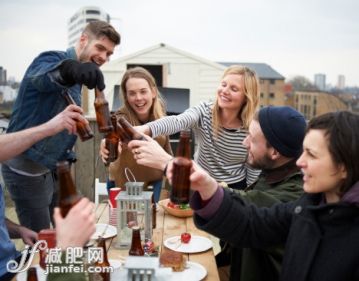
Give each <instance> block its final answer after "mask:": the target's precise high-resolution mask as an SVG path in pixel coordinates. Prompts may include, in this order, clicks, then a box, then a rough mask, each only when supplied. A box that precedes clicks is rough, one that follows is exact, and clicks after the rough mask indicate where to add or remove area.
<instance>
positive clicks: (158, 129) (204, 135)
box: [130, 65, 260, 189]
mask: <svg viewBox="0 0 359 281" xmlns="http://www.w3.org/2000/svg"><path fill="white" fill-rule="evenodd" d="M258 102H259V86H258V79H257V76H256V74H255V72H254V71H252V70H251V69H249V68H247V67H243V66H238V65H234V66H231V67H229V68H227V69H226V70H225V72H224V74H223V77H222V80H221V82H220V85H219V87H218V89H217V96H216V100H215V102H201V103H200V104H199V105H198V106H194V107H192V108H189V109H187V110H186V111H185V112H183V113H182V114H179V115H176V116H168V117H165V118H161V119H160V120H156V121H153V122H149V123H146V124H145V125H142V126H140V127H137V128H136V129H138V130H139V131H140V132H142V133H144V134H147V135H150V136H152V137H156V136H158V135H171V134H174V133H176V132H179V131H181V130H184V129H190V128H191V129H192V130H193V131H194V135H195V140H196V144H197V151H196V153H195V155H194V159H195V161H196V162H197V163H198V164H199V165H200V166H201V167H202V168H203V169H205V170H206V171H207V172H208V173H209V174H210V175H211V176H212V177H214V178H215V179H216V180H217V181H219V182H224V183H225V184H227V185H228V186H229V187H231V188H234V189H244V188H245V187H246V186H248V185H249V184H251V183H253V182H254V181H255V180H256V179H257V177H258V175H259V173H260V170H254V169H252V168H251V167H249V166H248V165H247V164H246V157H247V149H246V147H245V146H244V145H243V144H242V142H243V140H244V138H245V137H246V136H247V134H248V126H249V123H250V122H251V120H252V118H253V115H254V113H255V111H256V109H257V106H258ZM130 145H131V147H132V148H133V152H134V153H136V152H140V153H141V152H142V151H144V150H145V149H146V148H145V147H146V146H148V145H149V144H145V143H143V142H142V144H141V143H140V142H137V141H136V146H135V145H133V144H130ZM137 146H138V148H135V147H137ZM142 156H146V155H141V154H140V155H139V156H137V158H141V159H142V158H144V157H142ZM147 156H148V154H147ZM154 161H155V160H153V161H151V159H147V163H148V164H149V165H151V166H152V165H156V164H155V163H153V162H154ZM138 162H139V161H138ZM151 162H152V163H151Z"/></svg>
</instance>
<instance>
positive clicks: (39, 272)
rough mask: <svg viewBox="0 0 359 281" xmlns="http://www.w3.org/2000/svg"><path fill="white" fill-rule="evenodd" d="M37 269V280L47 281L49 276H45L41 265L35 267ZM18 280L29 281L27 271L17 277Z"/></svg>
mask: <svg viewBox="0 0 359 281" xmlns="http://www.w3.org/2000/svg"><path fill="white" fill-rule="evenodd" d="M33 267H36V273H37V280H38V281H46V278H47V275H46V274H45V270H43V269H42V268H41V267H40V265H38V264H37V265H34V266H33ZM16 280H18V281H26V280H27V271H24V272H20V273H19V274H17V275H16Z"/></svg>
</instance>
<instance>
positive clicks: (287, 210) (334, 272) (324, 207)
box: [194, 191, 359, 281]
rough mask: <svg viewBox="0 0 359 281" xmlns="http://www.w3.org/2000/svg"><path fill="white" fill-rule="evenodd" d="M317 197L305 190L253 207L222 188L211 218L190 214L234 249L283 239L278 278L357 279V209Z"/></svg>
mask: <svg viewBox="0 0 359 281" xmlns="http://www.w3.org/2000/svg"><path fill="white" fill-rule="evenodd" d="M321 201H322V195H321V194H316V195H309V194H305V195H303V196H302V197H301V198H300V199H298V200H297V201H295V202H290V203H286V204H276V205H274V206H273V207H271V208H257V207H255V206H254V205H247V204H246V203H245V202H244V201H243V200H242V199H241V198H240V197H239V196H236V195H235V194H233V193H230V192H228V191H225V192H224V198H223V202H222V204H221V206H220V208H219V209H218V210H217V212H216V213H215V215H214V216H213V217H212V218H211V219H210V220H208V221H207V220H205V219H203V218H201V217H200V216H198V215H197V214H195V215H194V221H195V224H196V226H197V227H198V228H200V229H202V230H204V231H207V232H209V233H211V234H213V235H215V236H217V237H219V238H220V239H223V240H226V241H228V242H230V243H231V244H234V245H235V246H237V247H251V248H257V247H258V248H266V247H269V246H273V245H276V244H278V243H284V242H285V241H286V246H285V253H284V259H283V267H282V273H281V278H280V280H285V281H304V280H307V281H309V280H310V281H318V280H323V281H339V280H345V281H350V280H359V208H358V207H356V206H355V205H350V204H348V203H338V204H320V202H321Z"/></svg>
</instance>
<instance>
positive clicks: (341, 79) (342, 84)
mask: <svg viewBox="0 0 359 281" xmlns="http://www.w3.org/2000/svg"><path fill="white" fill-rule="evenodd" d="M337 88H338V89H339V90H343V89H344V88H345V76H344V75H338V84H337Z"/></svg>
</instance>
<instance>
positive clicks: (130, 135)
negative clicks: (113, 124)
mask: <svg viewBox="0 0 359 281" xmlns="http://www.w3.org/2000/svg"><path fill="white" fill-rule="evenodd" d="M118 123H119V125H120V126H121V127H122V128H123V131H124V134H125V135H126V138H127V139H129V141H131V140H146V139H145V137H144V136H143V135H141V134H140V133H139V132H137V131H136V130H135V128H134V127H133V126H132V125H131V124H130V123H129V122H128V121H127V120H126V119H125V118H124V117H120V119H119V120H118ZM129 141H127V142H129ZM123 142H126V141H123Z"/></svg>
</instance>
